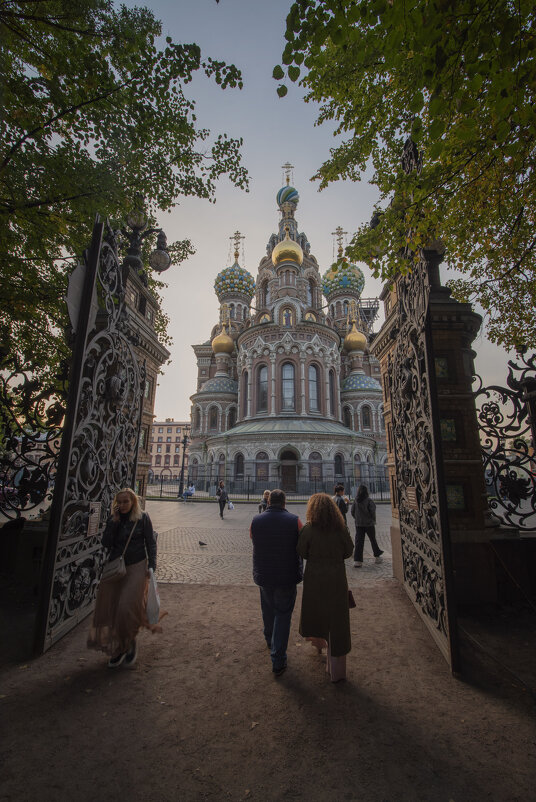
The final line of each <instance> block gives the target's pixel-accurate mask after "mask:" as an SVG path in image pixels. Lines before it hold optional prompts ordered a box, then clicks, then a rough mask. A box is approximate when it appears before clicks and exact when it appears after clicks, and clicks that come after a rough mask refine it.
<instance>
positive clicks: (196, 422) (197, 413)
mask: <svg viewBox="0 0 536 802" xmlns="http://www.w3.org/2000/svg"><path fill="white" fill-rule="evenodd" d="M194 426H195V428H196V429H200V428H201V410H200V409H199V407H197V409H196V411H195V418H194Z"/></svg>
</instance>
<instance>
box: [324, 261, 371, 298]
mask: <svg viewBox="0 0 536 802" xmlns="http://www.w3.org/2000/svg"><path fill="white" fill-rule="evenodd" d="M364 286H365V276H364V275H363V273H362V271H361V270H360V268H359V267H357V265H352V264H351V263H350V262H349V261H348V259H346V257H344V256H340V257H339V258H338V259H337V261H336V262H334V263H333V264H332V265H331V267H330V269H329V270H328V271H327V272H326V273H324V275H323V277H322V291H323V293H324V295H325V296H326V298H327V299H328V300H329V299H330V297H331V296H332V295H339V294H340V293H343V292H345V291H349V292H355V293H357V294H358V295H361V293H362V292H363V288H364Z"/></svg>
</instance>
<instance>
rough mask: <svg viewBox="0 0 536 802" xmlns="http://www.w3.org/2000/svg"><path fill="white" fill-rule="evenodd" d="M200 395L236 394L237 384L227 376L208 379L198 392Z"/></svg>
mask: <svg viewBox="0 0 536 802" xmlns="http://www.w3.org/2000/svg"><path fill="white" fill-rule="evenodd" d="M199 392H200V393H235V394H236V393H238V382H236V381H235V380H234V379H230V378H229V377H228V376H217V377H215V378H214V379H209V380H208V381H206V382H205V383H204V385H203V386H202V387H201V389H200V390H199Z"/></svg>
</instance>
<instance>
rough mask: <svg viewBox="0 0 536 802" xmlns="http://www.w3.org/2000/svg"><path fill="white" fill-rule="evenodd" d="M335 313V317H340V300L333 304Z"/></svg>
mask: <svg viewBox="0 0 536 802" xmlns="http://www.w3.org/2000/svg"><path fill="white" fill-rule="evenodd" d="M335 314H336V315H337V317H340V316H341V315H342V304H341V302H340V301H337V303H336V304H335Z"/></svg>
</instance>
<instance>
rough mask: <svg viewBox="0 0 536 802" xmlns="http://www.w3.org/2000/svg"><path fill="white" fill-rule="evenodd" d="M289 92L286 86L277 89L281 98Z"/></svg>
mask: <svg viewBox="0 0 536 802" xmlns="http://www.w3.org/2000/svg"><path fill="white" fill-rule="evenodd" d="M287 92H288V89H287V87H286V86H285V85H284V84H281V86H278V87H277V94H278V95H279V97H285V95H286V94H287Z"/></svg>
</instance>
